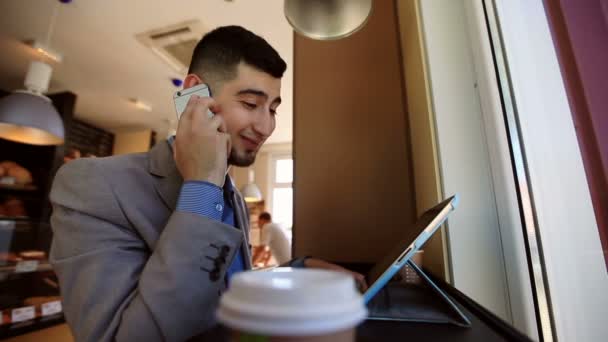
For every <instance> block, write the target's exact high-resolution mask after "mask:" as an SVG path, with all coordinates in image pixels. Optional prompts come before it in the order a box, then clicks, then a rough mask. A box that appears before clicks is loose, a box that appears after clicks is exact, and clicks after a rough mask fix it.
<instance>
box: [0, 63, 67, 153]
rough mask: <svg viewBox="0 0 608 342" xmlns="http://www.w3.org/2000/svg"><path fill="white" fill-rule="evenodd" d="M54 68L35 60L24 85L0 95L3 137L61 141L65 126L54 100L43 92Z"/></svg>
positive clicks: (44, 142) (37, 142)
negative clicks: (2, 96) (9, 92)
mask: <svg viewBox="0 0 608 342" xmlns="http://www.w3.org/2000/svg"><path fill="white" fill-rule="evenodd" d="M52 71H53V70H52V68H51V66H50V65H48V64H45V63H42V62H38V61H35V62H32V63H31V64H30V67H29V70H28V72H27V75H26V77H25V88H26V89H27V90H17V91H15V92H14V93H13V94H11V95H9V96H6V97H4V98H1V99H0V138H3V139H7V140H12V141H16V142H20V143H24V144H32V145H61V144H63V141H64V135H65V133H64V128H63V121H62V120H61V116H60V115H59V113H57V110H56V109H55V107H54V106H53V104H52V102H51V100H50V99H49V98H48V97H46V96H44V95H43V93H44V92H46V91H47V89H48V85H49V81H50V79H51V73H52Z"/></svg>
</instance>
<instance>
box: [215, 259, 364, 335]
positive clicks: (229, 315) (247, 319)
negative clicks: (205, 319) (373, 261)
mask: <svg viewBox="0 0 608 342" xmlns="http://www.w3.org/2000/svg"><path fill="white" fill-rule="evenodd" d="M366 316H367V309H366V307H365V304H364V302H363V298H362V296H361V294H360V293H359V291H357V289H356V286H355V281H354V279H353V278H352V277H351V276H349V275H347V274H345V273H341V272H334V271H325V270H318V269H295V268H275V269H273V270H270V271H249V272H242V273H239V274H236V275H235V276H234V277H232V279H231V284H230V288H229V290H228V291H226V292H225V293H224V294H223V295H222V297H221V299H220V306H219V309H218V311H217V317H218V320H219V322H220V323H222V324H223V325H225V326H227V327H228V328H230V329H231V330H232V338H233V340H237V341H240V340H242V339H243V338H245V339H247V337H250V338H260V337H266V338H267V340H268V341H281V342H285V341H298V342H304V341H306V342H308V341H315V342H318V341H336V342H342V341H345V342H346V341H354V338H355V327H356V326H357V324H359V323H360V322H361V321H363V320H364V319H365V317H366Z"/></svg>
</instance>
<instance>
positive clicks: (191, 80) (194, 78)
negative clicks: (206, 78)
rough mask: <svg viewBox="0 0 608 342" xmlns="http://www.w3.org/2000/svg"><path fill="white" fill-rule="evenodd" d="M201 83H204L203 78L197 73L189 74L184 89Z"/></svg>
mask: <svg viewBox="0 0 608 342" xmlns="http://www.w3.org/2000/svg"><path fill="white" fill-rule="evenodd" d="M201 83H204V82H203V79H202V78H200V77H199V76H198V75H197V74H188V76H186V78H184V89H188V88H192V87H194V86H197V85H199V84H201Z"/></svg>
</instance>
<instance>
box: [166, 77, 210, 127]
mask: <svg viewBox="0 0 608 342" xmlns="http://www.w3.org/2000/svg"><path fill="white" fill-rule="evenodd" d="M192 95H198V96H200V97H211V89H209V86H208V85H206V84H205V83H201V84H199V85H196V86H194V87H191V88H188V89H184V90H178V91H176V92H175V94H173V102H174V103H175V113H176V114H177V120H178V121H179V118H180V117H181V116H182V113H183V112H184V110H185V109H186V106H187V105H188V101H189V100H190V96H192ZM207 115H209V117H212V116H213V112H211V111H210V110H207Z"/></svg>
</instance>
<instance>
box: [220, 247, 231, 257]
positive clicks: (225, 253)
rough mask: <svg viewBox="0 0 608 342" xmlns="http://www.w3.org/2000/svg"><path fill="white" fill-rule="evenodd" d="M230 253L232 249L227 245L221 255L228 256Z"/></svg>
mask: <svg viewBox="0 0 608 342" xmlns="http://www.w3.org/2000/svg"><path fill="white" fill-rule="evenodd" d="M229 252H230V247H228V246H227V245H223V246H222V250H221V251H220V253H222V254H223V255H228V253H229Z"/></svg>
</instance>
